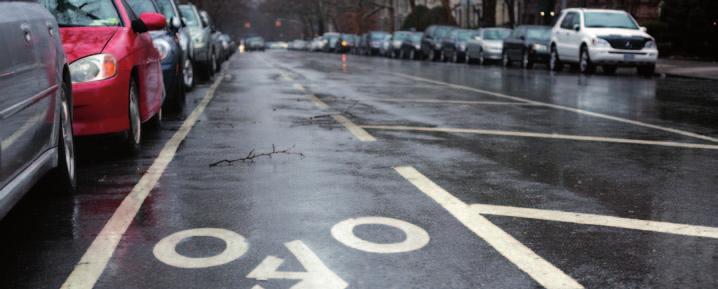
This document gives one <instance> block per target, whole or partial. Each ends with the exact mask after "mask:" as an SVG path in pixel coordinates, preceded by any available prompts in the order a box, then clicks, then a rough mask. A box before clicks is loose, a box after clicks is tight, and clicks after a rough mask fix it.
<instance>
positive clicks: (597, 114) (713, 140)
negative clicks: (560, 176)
mask: <svg viewBox="0 0 718 289" xmlns="http://www.w3.org/2000/svg"><path fill="white" fill-rule="evenodd" d="M392 74H394V75H397V76H400V77H404V78H408V79H413V80H417V81H423V82H426V83H433V84H438V85H444V86H448V87H451V88H455V89H461V90H467V91H473V92H478V93H482V94H486V95H492V96H496V97H500V98H505V99H511V100H515V101H522V102H526V103H530V104H535V105H539V106H545V107H550V108H555V109H559V110H565V111H571V112H575V113H578V114H583V115H588V116H593V117H597V118H603V119H608V120H613V121H617V122H622V123H627V124H632V125H635V126H641V127H647V128H652V129H657V130H662V131H666V132H670V133H674V134H679V135H683V136H687V137H692V138H697V139H702V140H706V141H710V142H718V138H714V137H710V136H705V135H702V134H697V133H693V132H689V131H685V130H680V129H675V128H670V127H664V126H660V125H655V124H650V123H645V122H640V121H635V120H630V119H626V118H622V117H617V116H612V115H607V114H602V113H597V112H592V111H587V110H583V109H578V108H573V107H568V106H563V105H557V104H551V103H546V102H540V101H535V100H530V99H526V98H522V97H518V96H511V95H506V94H503V93H498V92H493V91H488V90H483V89H478V88H473V87H469V86H464V85H458V84H452V83H448V82H443V81H436V80H431V79H428V78H423V77H418V76H413V75H408V74H404V73H397V72H394V73H392Z"/></svg>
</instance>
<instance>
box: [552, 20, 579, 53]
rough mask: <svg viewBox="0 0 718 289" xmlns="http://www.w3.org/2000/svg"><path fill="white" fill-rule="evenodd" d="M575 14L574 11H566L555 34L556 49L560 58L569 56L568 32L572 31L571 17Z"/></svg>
mask: <svg viewBox="0 0 718 289" xmlns="http://www.w3.org/2000/svg"><path fill="white" fill-rule="evenodd" d="M575 16H576V12H567V13H566V14H565V15H564V17H563V19H561V25H560V26H559V27H560V28H559V30H558V33H557V35H556V51H558V54H559V56H560V57H561V58H562V59H568V58H569V53H570V52H569V49H568V47H569V46H570V44H569V43H568V42H569V41H570V40H569V39H570V33H571V31H573V18H574V17H575Z"/></svg>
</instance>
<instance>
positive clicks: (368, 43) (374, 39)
mask: <svg viewBox="0 0 718 289" xmlns="http://www.w3.org/2000/svg"><path fill="white" fill-rule="evenodd" d="M388 36H389V33H386V32H382V31H372V32H369V33H367V35H366V38H365V39H364V46H363V47H362V48H363V52H364V54H365V55H379V53H380V50H381V47H382V42H383V41H385V40H386V38H387V37H388Z"/></svg>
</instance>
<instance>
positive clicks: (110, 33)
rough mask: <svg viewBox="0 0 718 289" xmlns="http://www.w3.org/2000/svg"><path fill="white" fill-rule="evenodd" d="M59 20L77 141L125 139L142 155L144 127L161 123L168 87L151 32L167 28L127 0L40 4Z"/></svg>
mask: <svg viewBox="0 0 718 289" xmlns="http://www.w3.org/2000/svg"><path fill="white" fill-rule="evenodd" d="M41 2H43V3H46V4H45V5H47V6H48V7H47V8H48V10H50V12H51V13H52V14H53V15H54V16H55V17H56V18H57V21H58V24H59V26H60V33H61V35H62V42H63V47H64V49H65V53H66V54H67V58H68V62H69V63H70V73H71V76H72V92H73V96H74V99H73V100H74V105H73V107H74V124H73V128H74V131H75V135H77V136H86V135H98V134H110V133H124V134H125V137H126V139H127V145H128V147H129V149H130V150H132V151H136V150H137V149H139V146H140V143H141V140H142V126H141V124H142V123H144V122H147V121H149V120H151V119H153V117H154V118H155V119H157V120H161V116H162V113H161V109H162V103H163V101H164V97H165V95H164V91H165V90H164V85H163V81H162V67H161V66H160V54H159V52H158V51H157V50H156V49H155V47H154V46H153V44H152V36H150V34H149V33H146V32H148V31H150V30H161V29H163V28H164V27H165V26H166V25H167V23H166V19H165V17H164V16H162V15H161V14H155V13H144V14H142V15H139V16H138V15H136V14H135V13H134V12H133V11H132V9H131V8H130V7H129V6H127V5H125V1H122V0H56V1H41Z"/></svg>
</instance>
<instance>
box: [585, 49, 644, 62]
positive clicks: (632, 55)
mask: <svg viewBox="0 0 718 289" xmlns="http://www.w3.org/2000/svg"><path fill="white" fill-rule="evenodd" d="M590 53H591V61H592V62H593V63H596V64H612V65H625V66H632V65H650V64H656V61H657V59H658V50H656V49H643V50H619V49H612V48H602V49H592V50H591V51H590Z"/></svg>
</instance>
